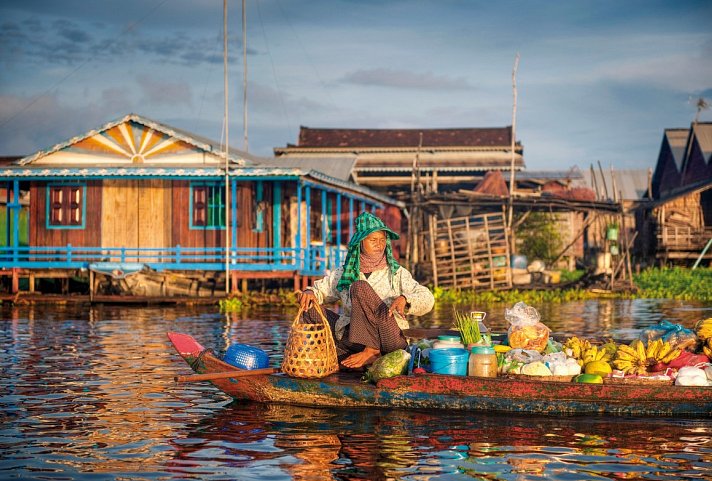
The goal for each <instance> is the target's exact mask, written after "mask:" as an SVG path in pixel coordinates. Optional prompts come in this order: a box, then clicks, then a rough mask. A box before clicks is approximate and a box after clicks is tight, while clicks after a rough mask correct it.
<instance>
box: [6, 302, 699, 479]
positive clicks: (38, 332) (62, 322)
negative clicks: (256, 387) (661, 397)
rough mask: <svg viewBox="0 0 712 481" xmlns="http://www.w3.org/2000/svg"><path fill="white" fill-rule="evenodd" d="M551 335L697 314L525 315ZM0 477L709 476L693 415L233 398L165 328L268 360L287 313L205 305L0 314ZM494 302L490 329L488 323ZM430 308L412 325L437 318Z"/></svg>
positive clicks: (622, 310) (620, 333) (588, 310)
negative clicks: (246, 348) (415, 408)
mask: <svg viewBox="0 0 712 481" xmlns="http://www.w3.org/2000/svg"><path fill="white" fill-rule="evenodd" d="M537 307H538V308H539V309H540V312H541V313H542V318H543V320H544V322H545V323H546V324H547V325H548V326H549V327H551V328H552V330H553V331H555V332H559V333H567V334H577V335H585V336H591V335H611V336H613V337H616V338H619V339H630V338H632V337H634V336H635V335H636V334H637V333H638V332H639V329H640V328H642V327H645V326H648V325H651V324H655V323H657V322H659V321H660V320H662V319H668V320H670V321H672V322H680V323H682V324H684V325H686V326H691V325H692V324H693V323H694V322H695V320H697V319H700V318H702V317H711V316H712V306H709V305H708V306H704V305H694V304H691V303H679V302H670V301H640V300H639V301H597V302H592V301H587V302H578V303H568V304H556V305H553V304H552V305H547V306H537ZM0 309H2V311H1V312H2V320H0V341H2V342H0V349H1V350H2V354H3V355H2V362H1V364H0V366H1V370H2V376H1V377H0V416H1V419H2V423H1V424H0V478H2V479H30V480H34V479H36V480H102V479H132V480H134V479H136V480H141V479H147V480H148V479H151V480H159V479H206V480H227V479H240V480H251V479H254V480H258V479H259V480H307V479H310V480H329V479H337V480H352V479H363V480H380V479H402V480H461V479H462V480H466V479H506V480H534V479H561V480H579V479H651V480H653V479H671V480H672V479H711V478H712V422H711V421H710V420H709V419H707V420H704V419H639V418H603V417H564V418H555V417H536V416H531V415H522V416H513V415H507V416H502V415H483V414H472V413H455V412H452V413H450V412H437V413H435V412H405V411H389V410H338V409H313V408H297V407H292V406H279V405H258V404H244V403H234V402H231V401H230V399H229V398H228V397H227V396H225V395H224V394H222V393H221V392H220V391H218V390H216V389H215V388H214V387H212V385H210V384H208V383H200V384H198V383H191V384H177V383H175V382H174V381H173V377H174V376H175V375H177V374H187V373H188V372H189V369H188V367H187V365H185V363H184V362H183V361H182V359H180V358H179V357H178V355H177V354H176V353H175V352H174V351H173V349H172V348H171V346H170V345H169V343H168V340H167V338H166V332H167V331H171V330H173V331H180V332H188V333H190V334H192V335H194V336H195V337H196V338H197V339H198V340H200V341H201V343H202V344H203V345H205V346H210V347H213V348H214V349H215V350H216V351H217V352H220V351H222V350H224V349H225V347H226V346H227V345H229V344H230V343H231V342H244V343H249V344H253V345H257V346H260V347H261V348H263V349H265V350H266V351H267V352H268V353H269V354H270V359H271V362H272V364H273V365H278V364H279V363H280V361H281V352H282V349H283V344H284V342H285V341H286V337H287V330H288V326H289V324H290V322H291V320H292V319H291V316H293V315H294V314H295V312H293V311H290V312H277V311H264V312H247V313H244V314H242V315H240V316H225V315H220V314H218V313H217V312H215V311H216V310H215V309H214V308H212V307H200V308H190V307H150V308H145V307H114V306H95V307H92V308H89V307H78V306H71V305H66V306H35V307H31V306H25V307H20V308H11V307H10V306H7V305H4V306H2V307H1V308H0ZM502 309H503V308H501V309H498V308H494V309H492V311H491V312H490V316H489V320H490V323H489V324H490V325H491V326H492V327H493V328H495V330H500V329H503V328H504V327H506V326H505V321H503V318H502ZM451 312H452V310H451V308H448V307H447V306H443V307H442V308H441V309H440V310H438V311H436V312H435V313H433V314H432V315H430V316H428V317H426V318H424V319H421V320H420V321H419V324H420V325H421V326H424V327H429V326H445V325H449V323H450V321H449V314H448V313H451Z"/></svg>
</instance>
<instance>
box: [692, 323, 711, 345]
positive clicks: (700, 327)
mask: <svg viewBox="0 0 712 481" xmlns="http://www.w3.org/2000/svg"><path fill="white" fill-rule="evenodd" d="M695 334H697V337H698V338H700V341H707V340H708V339H710V338H712V317H709V318H707V319H702V320H699V321H697V324H695Z"/></svg>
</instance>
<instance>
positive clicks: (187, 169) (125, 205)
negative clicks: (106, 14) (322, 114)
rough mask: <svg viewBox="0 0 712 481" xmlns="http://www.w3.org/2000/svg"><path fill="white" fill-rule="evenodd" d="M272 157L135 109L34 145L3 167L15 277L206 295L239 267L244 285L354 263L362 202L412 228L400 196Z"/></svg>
mask: <svg viewBox="0 0 712 481" xmlns="http://www.w3.org/2000/svg"><path fill="white" fill-rule="evenodd" d="M261 160H262V159H260V158H257V157H252V156H250V155H248V154H246V153H244V152H240V151H238V150H235V149H231V150H230V152H229V154H228V155H227V159H226V155H225V152H224V150H222V148H221V146H219V145H217V144H215V143H213V142H211V141H209V140H207V139H204V138H201V137H199V136H196V135H192V134H190V133H187V132H183V131H180V130H178V129H174V128H171V127H168V126H166V125H163V124H160V123H158V122H154V121H151V120H149V119H146V118H144V117H141V116H139V115H134V114H131V115H127V116H126V117H124V118H122V119H119V120H117V121H114V122H110V123H108V124H106V125H104V126H102V127H100V128H98V129H97V130H92V131H90V132H88V133H86V134H84V135H80V136H78V137H75V138H72V139H70V140H68V141H66V142H63V143H61V144H58V145H56V146H54V147H52V148H50V149H48V150H44V151H40V152H37V153H35V154H34V155H31V156H28V157H24V158H22V159H20V160H18V161H16V162H15V163H13V164H11V165H6V166H3V167H2V170H1V171H0V180H1V181H2V182H3V183H4V187H5V189H6V191H7V192H8V199H9V201H8V202H7V203H6V205H5V208H6V218H8V219H10V222H8V223H7V226H8V227H7V228H6V231H5V243H4V244H3V245H2V247H0V269H2V272H3V273H4V274H5V275H8V276H9V275H11V276H12V279H13V283H12V285H13V290H17V289H18V279H19V278H21V277H22V278H29V279H30V283H29V284H30V290H32V289H33V288H34V279H35V278H46V277H60V278H63V279H67V278H69V277H72V276H80V277H89V278H90V287H91V293H92V294H94V293H95V292H99V291H101V289H102V287H106V285H114V287H116V286H117V285H118V286H119V287H122V288H123V289H124V290H128V291H131V293H133V294H145V295H151V294H160V295H175V294H189V295H201V296H202V295H215V294H219V291H220V290H221V289H224V286H225V284H224V283H225V281H226V274H227V275H229V279H230V280H231V285H232V288H233V290H234V288H235V287H236V284H237V281H238V279H254V278H268V279H277V278H288V279H293V281H294V284H295V287H298V286H299V285H300V284H301V283H302V282H304V281H305V279H306V278H308V277H310V276H320V275H323V274H324V273H325V272H326V271H327V270H328V269H332V268H334V267H335V266H338V265H340V264H341V263H342V262H343V257H344V254H345V252H346V244H347V243H348V240H349V238H350V236H351V234H352V232H353V220H354V219H355V218H356V216H358V214H359V213H360V212H362V211H364V210H367V211H369V212H376V213H377V214H379V215H382V216H384V217H385V218H386V220H387V222H388V223H389V225H391V226H392V227H393V228H394V229H396V230H399V229H400V208H399V206H398V205H399V204H398V203H397V202H396V201H394V200H393V199H391V198H389V197H387V196H385V195H383V194H379V193H377V192H375V191H373V190H371V189H368V188H366V187H363V186H359V185H356V184H353V183H351V182H347V181H344V180H341V179H337V178H335V177H331V176H329V175H326V174H324V173H322V172H319V171H317V170H306V169H300V168H295V167H274V166H270V165H267V164H269V162H266V163H265V165H263V164H261V163H260V162H261ZM226 185H227V189H226ZM27 196H29V197H28V198H29V202H28V203H27V205H25V203H23V202H21V199H25V198H27ZM23 212H25V213H26V214H27V217H28V225H29V235H28V240H27V242H26V244H27V245H24V244H25V243H24V242H21V237H22V236H21V229H20V222H19V220H20V218H21V216H22V215H23V214H22V213H23ZM228 247H229V249H228ZM136 273H142V274H143V275H144V281H142V282H135V279H137V278H138V276H136V275H135V274H136ZM149 274H150V276H149ZM173 274H175V275H178V274H179V275H181V276H182V278H183V280H184V281H185V282H184V283H183V286H182V287H181V288H179V287H177V284H176V285H175V286H173V287H171V285H170V282H169V280H170V279H169V278H170V276H171V275H173ZM149 277H151V279H152V280H151V282H153V284H151V282H149V281H147V280H146V279H148V278H149ZM104 281H105V282H104ZM102 282H104V283H103V284H102ZM221 286H222V287H221Z"/></svg>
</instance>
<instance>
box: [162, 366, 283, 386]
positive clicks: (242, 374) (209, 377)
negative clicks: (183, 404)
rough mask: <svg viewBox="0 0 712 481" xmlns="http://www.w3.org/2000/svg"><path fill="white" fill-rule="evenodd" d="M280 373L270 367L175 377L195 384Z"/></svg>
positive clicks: (177, 379)
mask: <svg viewBox="0 0 712 481" xmlns="http://www.w3.org/2000/svg"><path fill="white" fill-rule="evenodd" d="M275 372H280V370H279V369H278V368H276V367H268V368H264V369H250V370H247V369H245V370H243V371H224V372H208V373H205V374H188V375H186V376H175V377H174V378H173V379H175V381H176V382H194V381H212V380H213V379H225V378H230V377H245V376H261V375H265V374H274V373H275Z"/></svg>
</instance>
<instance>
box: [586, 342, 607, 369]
mask: <svg viewBox="0 0 712 481" xmlns="http://www.w3.org/2000/svg"><path fill="white" fill-rule="evenodd" d="M610 360H611V354H610V353H609V352H608V350H606V349H605V348H604V347H603V346H601V347H599V346H591V347H590V348H589V349H586V351H584V353H583V358H582V359H581V362H580V363H579V364H580V365H581V366H585V365H586V364H588V363H589V362H593V361H603V362H608V361H610Z"/></svg>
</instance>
